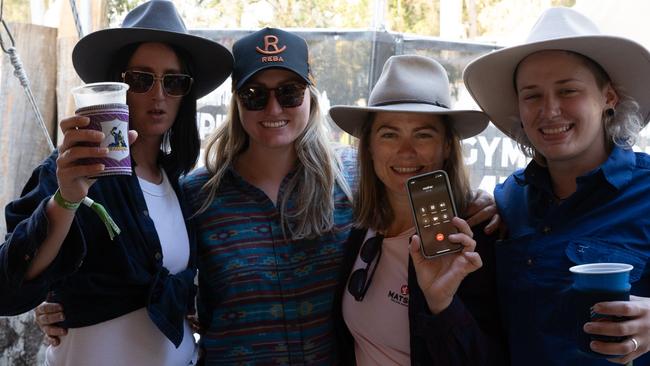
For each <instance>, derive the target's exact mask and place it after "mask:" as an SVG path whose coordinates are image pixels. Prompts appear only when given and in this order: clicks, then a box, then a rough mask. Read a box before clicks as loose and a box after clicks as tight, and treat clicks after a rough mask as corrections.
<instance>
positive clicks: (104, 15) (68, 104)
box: [56, 0, 108, 141]
mask: <svg viewBox="0 0 650 366" xmlns="http://www.w3.org/2000/svg"><path fill="white" fill-rule="evenodd" d="M82 3H83V2H81V1H77V6H81V4H82ZM88 10H89V11H90V19H91V23H92V28H93V29H84V32H86V34H87V33H90V32H91V31H95V30H98V29H103V28H106V26H107V25H108V2H107V0H96V1H92V4H91V9H77V11H80V12H83V11H88ZM60 14H61V16H60V20H59V34H58V39H57V49H58V52H57V61H58V62H57V63H58V65H59V67H58V70H57V84H56V92H57V93H56V94H57V111H58V115H57V120H58V121H60V120H61V119H63V118H65V117H68V116H71V115H73V114H74V109H75V108H74V101H73V99H72V95H71V94H70V90H71V89H72V88H74V87H75V86H79V85H82V84H83V81H81V79H80V78H79V76H77V73H76V72H75V71H74V67H73V65H72V50H73V49H74V46H75V45H76V44H77V42H78V41H79V36H78V34H77V29H76V27H75V23H74V17H73V16H72V9H70V2H69V1H62V2H61V13H60ZM62 139H63V136H62V135H61V129H60V128H57V141H62Z"/></svg>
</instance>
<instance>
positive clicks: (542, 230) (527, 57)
mask: <svg viewBox="0 0 650 366" xmlns="http://www.w3.org/2000/svg"><path fill="white" fill-rule="evenodd" d="M464 79H465V83H466V85H467V88H468V90H469V91H470V94H471V95H472V96H473V97H474V99H475V100H476V101H477V103H478V104H479V105H480V106H481V108H482V109H483V110H484V111H485V112H486V113H487V114H488V115H489V116H490V118H491V120H492V122H493V123H494V124H495V125H496V126H497V127H498V128H499V129H500V130H501V131H503V132H504V133H505V134H507V135H509V136H510V137H512V138H514V139H516V140H517V141H518V142H519V144H520V146H521V147H522V150H523V152H524V153H525V154H527V155H528V156H530V157H532V158H533V160H532V161H531V162H530V164H529V165H528V166H527V167H526V168H525V169H523V170H520V171H517V172H515V173H514V174H513V175H511V176H510V177H508V179H507V180H506V181H505V182H504V183H503V184H501V185H499V186H497V188H496V189H495V198H496V200H497V205H498V207H499V212H500V214H501V216H502V217H503V219H504V222H505V224H506V225H507V226H508V228H509V236H508V238H507V240H504V241H503V242H502V243H501V244H499V245H498V246H497V273H498V283H499V296H500V297H501V302H500V304H501V306H502V314H503V315H504V318H503V319H504V322H505V327H506V329H507V331H508V332H509V341H510V353H511V359H512V361H513V364H515V365H533V366H534V365H544V366H548V365H606V364H610V363H609V361H607V360H606V359H609V360H610V361H612V362H617V363H627V362H629V361H631V360H634V365H635V366H638V365H650V356H647V355H645V353H646V352H647V351H648V349H650V331H649V329H650V299H648V298H647V297H648V296H650V275H648V268H646V263H647V261H648V259H650V215H648V213H649V212H650V199H648V197H649V194H650V157H649V156H648V155H647V154H644V153H635V152H634V151H633V150H632V145H633V144H634V142H635V140H636V138H637V135H638V132H639V131H640V129H641V128H643V126H645V125H646V124H647V122H648V119H650V53H649V52H648V51H647V50H646V49H645V48H644V47H643V46H641V45H639V44H638V43H636V42H634V41H632V40H629V39H626V38H621V37H615V36H609V35H604V34H601V33H600V31H599V30H598V28H597V26H596V25H595V24H594V23H593V22H592V21H591V20H589V19H588V18H586V17H585V16H583V15H582V14H580V13H578V12H576V11H574V10H572V9H568V8H553V9H549V10H547V11H546V12H544V13H543V14H542V16H541V17H540V19H539V20H538V21H537V23H536V24H535V26H534V27H533V29H532V31H531V33H530V35H529V36H528V39H527V40H526V41H525V42H524V43H522V44H520V45H517V46H512V47H507V48H504V49H501V50H498V51H495V52H492V53H490V54H487V55H485V56H482V57H480V58H478V59H476V60H475V61H473V62H472V63H470V64H469V65H468V66H467V68H466V69H465V72H464ZM591 262H622V263H628V264H631V265H633V266H634V269H633V270H632V272H631V274H630V282H631V294H632V295H633V296H630V301H618V302H598V301H602V300H600V299H602V298H600V299H594V301H593V302H598V303H597V304H596V305H595V306H594V307H593V308H592V314H591V320H590V318H589V314H586V320H582V321H581V320H579V319H580V317H581V316H582V315H581V313H579V312H577V311H576V312H574V311H573V309H572V307H571V306H572V303H573V302H577V301H581V299H582V295H580V296H575V297H573V294H574V293H573V292H571V291H569V289H570V287H571V283H572V278H571V273H570V272H569V267H571V266H573V265H578V264H585V263H591ZM642 296H643V297H642ZM588 310H589V308H588V306H587V307H586V310H585V311H588ZM594 314H595V315H594ZM599 314H606V315H609V316H616V317H620V318H618V320H620V321H618V322H615V321H612V318H611V317H609V318H607V317H603V316H601V315H599ZM585 323H586V324H585ZM599 335H601V336H602V335H606V336H616V337H617V338H609V339H603V338H598V336H599ZM604 340H607V342H605V341H604Z"/></svg>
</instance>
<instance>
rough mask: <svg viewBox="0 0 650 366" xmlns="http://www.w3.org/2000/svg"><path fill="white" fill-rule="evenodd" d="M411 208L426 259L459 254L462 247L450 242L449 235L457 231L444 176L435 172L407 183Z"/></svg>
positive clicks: (454, 213)
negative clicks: (453, 221) (452, 220)
mask: <svg viewBox="0 0 650 366" xmlns="http://www.w3.org/2000/svg"><path fill="white" fill-rule="evenodd" d="M406 184H407V186H408V192H409V197H410V199H411V208H412V209H413V217H414V219H415V224H416V228H417V231H418V235H419V236H420V240H421V243H422V253H423V255H424V256H425V257H434V256H437V255H442V254H446V253H451V252H455V251H458V250H460V249H461V248H462V245H460V244H457V243H451V242H450V241H449V240H448V236H449V234H452V233H456V232H458V230H457V229H456V227H455V226H454V225H453V224H452V223H451V219H452V218H453V217H454V216H456V207H455V205H454V201H453V198H452V194H451V188H450V186H449V179H448V178H447V173H445V172H444V171H441V170H438V171H435V172H431V173H427V174H423V175H419V176H416V177H413V178H411V179H409V180H408V181H407V183H406Z"/></svg>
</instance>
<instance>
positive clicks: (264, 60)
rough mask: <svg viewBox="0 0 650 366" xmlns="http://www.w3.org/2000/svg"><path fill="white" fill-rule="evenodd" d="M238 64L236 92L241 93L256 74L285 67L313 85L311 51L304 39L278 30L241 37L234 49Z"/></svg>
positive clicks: (233, 75)
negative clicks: (310, 68) (241, 89)
mask: <svg viewBox="0 0 650 366" xmlns="http://www.w3.org/2000/svg"><path fill="white" fill-rule="evenodd" d="M232 53H233V56H234V57H235V65H234V69H233V74H232V80H233V86H234V88H233V90H238V89H239V88H241V87H242V85H244V83H246V81H247V80H248V79H250V77H251V76H253V75H254V74H255V73H256V72H258V71H261V70H265V69H270V68H281V69H287V70H289V71H293V72H295V73H296V74H298V75H300V77H301V78H303V79H304V80H305V81H306V82H307V83H308V84H313V81H312V80H311V79H312V78H311V76H310V74H309V49H308V47H307V42H306V41H305V39H304V38H302V37H300V36H299V35H297V34H294V33H291V32H287V31H283V30H282V29H277V28H264V29H261V30H259V31H257V32H255V33H252V34H249V35H247V36H246V37H243V38H241V39H240V40H238V41H237V42H235V44H233V46H232Z"/></svg>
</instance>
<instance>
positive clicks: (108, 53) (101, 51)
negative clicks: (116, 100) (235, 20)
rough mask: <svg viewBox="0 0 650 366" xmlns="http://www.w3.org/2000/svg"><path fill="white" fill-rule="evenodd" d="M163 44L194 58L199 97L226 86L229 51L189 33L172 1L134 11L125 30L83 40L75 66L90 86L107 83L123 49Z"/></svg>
mask: <svg viewBox="0 0 650 366" xmlns="http://www.w3.org/2000/svg"><path fill="white" fill-rule="evenodd" d="M144 42H161V43H166V44H168V45H171V46H174V47H178V48H180V49H183V50H185V51H186V52H187V53H188V54H189V55H190V57H191V58H192V60H191V62H192V77H193V78H194V83H193V84H192V89H193V91H194V94H195V95H196V97H197V98H200V97H202V96H205V95H206V94H208V93H210V92H211V91H213V90H214V89H216V88H217V87H218V86H219V85H221V83H223V82H224V81H225V80H226V79H227V78H228V76H230V73H231V72H232V68H233V57H232V54H231V53H230V51H228V49H227V48H225V47H224V46H222V45H220V44H219V43H217V42H214V41H211V40H209V39H207V38H203V37H199V36H194V35H191V34H188V33H187V28H185V23H184V22H183V19H182V18H181V16H180V15H179V14H178V11H177V10H176V7H175V6H174V4H173V3H172V2H171V1H167V0H152V1H149V2H146V3H144V4H142V5H140V6H138V7H136V8H135V9H133V10H131V11H130V12H129V13H128V14H127V15H126V17H125V18H124V22H123V23H122V27H121V28H109V29H102V30H99V31H96V32H93V33H90V34H88V35H87V36H85V37H83V38H82V39H81V40H79V42H77V44H76V45H75V47H74V50H73V51H72V63H73V65H74V68H75V70H76V71H77V74H79V77H80V78H81V80H83V81H84V82H86V83H92V82H100V81H107V80H106V78H107V71H108V68H109V67H110V65H111V63H112V62H113V58H114V57H115V55H116V54H117V53H118V51H119V50H120V49H122V48H123V47H125V46H128V45H130V44H136V43H144Z"/></svg>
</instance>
